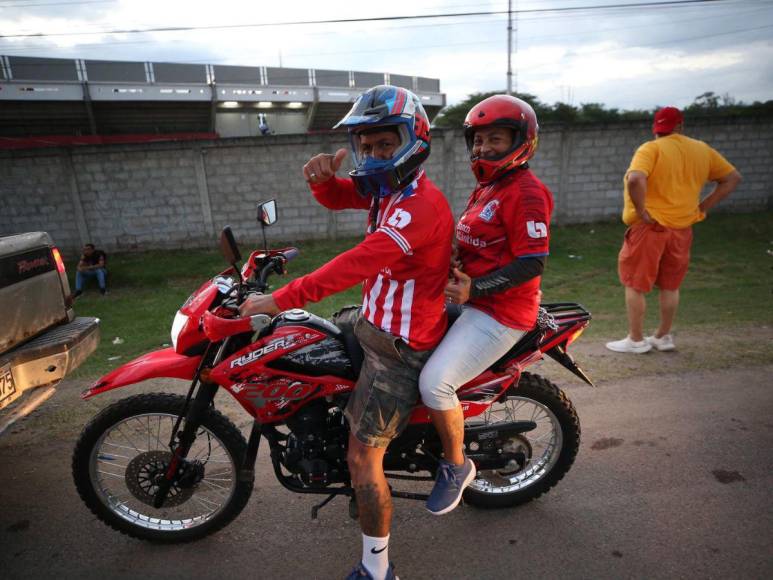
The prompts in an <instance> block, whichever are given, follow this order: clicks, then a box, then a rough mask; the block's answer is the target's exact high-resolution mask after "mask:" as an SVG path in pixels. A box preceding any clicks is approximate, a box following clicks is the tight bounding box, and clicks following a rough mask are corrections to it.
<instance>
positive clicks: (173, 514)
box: [72, 393, 254, 542]
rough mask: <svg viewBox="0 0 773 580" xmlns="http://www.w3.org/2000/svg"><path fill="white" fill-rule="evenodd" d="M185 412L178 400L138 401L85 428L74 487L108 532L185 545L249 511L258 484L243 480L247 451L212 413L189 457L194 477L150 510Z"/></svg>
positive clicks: (109, 411)
mask: <svg viewBox="0 0 773 580" xmlns="http://www.w3.org/2000/svg"><path fill="white" fill-rule="evenodd" d="M184 405H185V398H184V397H181V396H179V395H170V394H161V393H153V394H147V395H136V396H133V397H129V398H127V399H123V400H121V401H118V402H116V403H114V404H112V405H110V406H109V407H107V408H105V409H104V410H103V411H102V412H100V413H99V414H98V415H97V416H96V417H94V419H92V421H91V422H90V423H89V424H88V425H86V427H85V428H84V429H83V432H82V433H81V436H80V438H79V439H78V442H77V444H76V446H75V451H74V452H73V460H72V469H73V478H74V479H75V486H76V488H77V489H78V493H79V494H80V496H81V499H83V501H84V502H85V503H86V505H87V506H88V508H89V509H90V510H91V511H92V512H93V513H94V515H96V516H97V517H98V518H99V519H101V520H102V521H103V522H105V523H106V524H107V525H109V526H110V527H112V528H114V529H116V530H118V531H119V532H122V533H124V534H127V535H129V536H132V537H134V538H139V539H142V540H150V541H156V542H187V541H191V540H197V539H199V538H202V537H204V536H206V535H209V534H211V533H213V532H215V531H217V530H219V529H220V528H222V527H223V526H225V525H226V524H228V523H229V522H230V521H231V520H233V519H234V518H235V517H236V516H237V515H239V513H240V512H241V511H242V509H243V508H244V506H245V505H246V504H247V501H248V500H249V497H250V494H251V493H252V485H253V481H254V477H252V478H244V479H243V478H242V477H240V468H241V461H242V458H243V457H244V453H245V449H246V447H247V444H246V442H245V440H244V437H243V436H242V434H241V432H240V431H239V430H238V429H237V428H236V427H235V426H234V424H233V423H231V421H229V420H228V419H227V418H226V417H225V416H224V415H222V414H221V413H219V412H218V411H215V410H214V409H207V410H206V411H205V412H204V416H203V419H202V422H201V426H200V427H199V430H198V432H197V435H196V440H195V442H194V444H193V446H192V448H191V450H190V452H189V453H188V457H187V459H188V460H189V462H190V465H191V466H192V467H191V468H190V470H189V474H190V475H189V477H188V478H187V480H182V481H180V482H178V483H175V484H174V485H173V486H172V489H171V490H170V492H169V495H168V496H167V499H166V501H165V504H164V505H163V506H162V507H161V508H159V509H156V508H154V507H153V505H152V501H153V496H154V493H155V490H156V489H157V485H156V482H157V481H158V478H159V477H161V476H162V475H163V473H164V472H165V470H166V467H167V466H168V465H169V460H170V459H171V457H172V454H171V452H170V450H169V446H168V445H169V439H170V435H171V432H172V428H173V426H174V424H175V422H176V420H177V418H178V417H179V416H180V414H181V413H182V411H183V408H184Z"/></svg>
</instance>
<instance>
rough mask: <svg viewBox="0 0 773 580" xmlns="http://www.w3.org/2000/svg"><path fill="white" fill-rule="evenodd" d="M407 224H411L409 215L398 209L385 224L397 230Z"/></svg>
mask: <svg viewBox="0 0 773 580" xmlns="http://www.w3.org/2000/svg"><path fill="white" fill-rule="evenodd" d="M409 223H411V214H410V213H408V212H407V211H405V210H404V209H400V208H397V209H396V210H395V213H393V214H392V215H391V216H389V219H388V220H387V224H389V225H390V226H392V227H393V228H397V229H398V230H401V229H403V228H404V227H405V226H407V225H408V224H409Z"/></svg>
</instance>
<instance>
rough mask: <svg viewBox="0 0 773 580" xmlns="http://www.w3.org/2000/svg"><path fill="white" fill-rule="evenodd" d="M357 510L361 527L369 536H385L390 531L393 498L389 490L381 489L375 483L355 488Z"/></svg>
mask: <svg viewBox="0 0 773 580" xmlns="http://www.w3.org/2000/svg"><path fill="white" fill-rule="evenodd" d="M354 491H355V495H356V498H357V508H358V510H359V512H360V527H361V528H362V531H363V532H364V533H365V534H366V535H368V536H383V535H385V534H384V529H386V530H389V524H390V521H391V519H392V498H391V496H390V495H389V490H388V489H386V490H384V489H381V486H379V485H378V484H375V483H367V484H364V485H355V486H354Z"/></svg>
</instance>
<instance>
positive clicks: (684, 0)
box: [0, 0, 727, 38]
mask: <svg viewBox="0 0 773 580" xmlns="http://www.w3.org/2000/svg"><path fill="white" fill-rule="evenodd" d="M725 1H727V0H672V1H667V2H637V3H633V4H595V5H589V6H564V7H559V8H532V9H527V10H518V11H513V13H516V14H519V15H520V14H537V13H549V12H575V11H583V10H610V9H616V8H623V9H630V8H649V7H658V6H684V5H689V4H709V3H711V4H714V3H719V2H725ZM497 14H507V10H489V11H480V12H456V13H443V14H415V15H403V16H379V17H373V18H336V19H331V20H301V21H295V22H261V23H254V24H220V25H218V24H213V25H208V26H160V27H155V28H144V29H125V30H98V31H97V30H92V31H87V32H50V33H44V32H37V33H32V34H4V35H0V38H31V37H49V36H85V35H99V34H140V33H146V32H187V31H196V30H232V29H238V28H267V27H277V26H299V25H309V24H351V23H354V22H386V21H394V20H419V19H429V18H453V17H460V16H463V17H470V16H492V15H497Z"/></svg>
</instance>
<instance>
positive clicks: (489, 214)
mask: <svg viewBox="0 0 773 580" xmlns="http://www.w3.org/2000/svg"><path fill="white" fill-rule="evenodd" d="M498 207H499V200H498V199H492V200H491V201H490V202H488V203H487V204H486V205H485V206H484V208H483V209H482V210H481V212H480V213H479V214H478V217H479V218H480V219H482V220H483V221H484V222H490V221H491V220H493V219H494V215H496V213H497V208H498Z"/></svg>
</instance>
